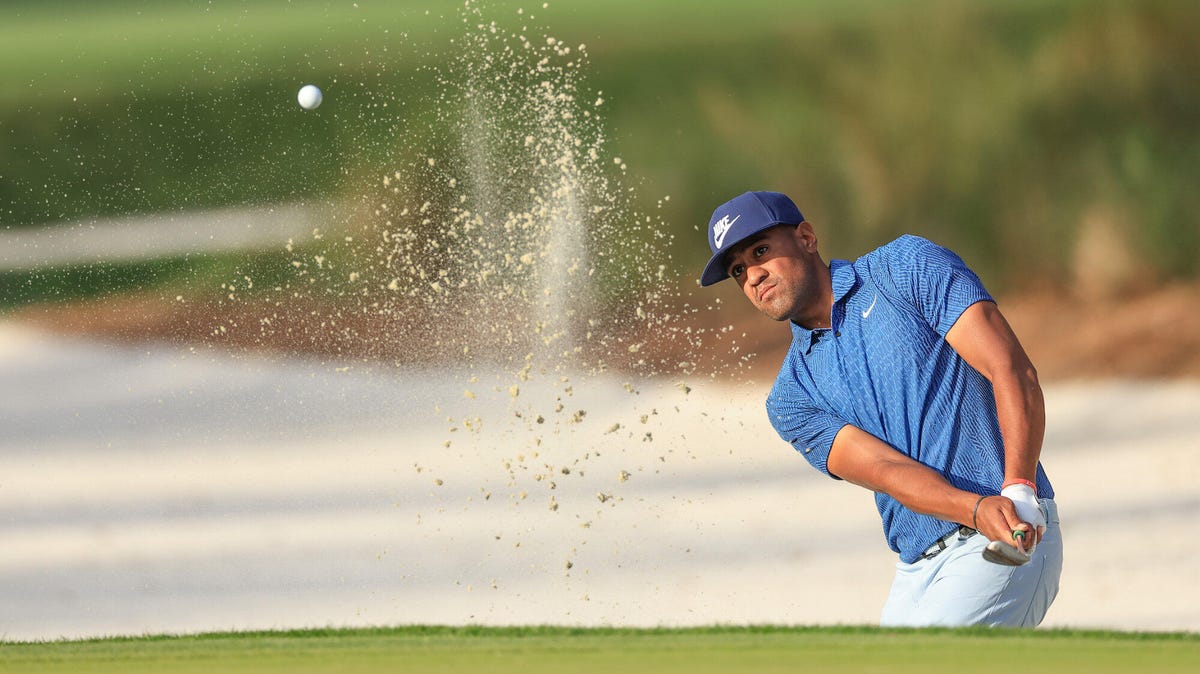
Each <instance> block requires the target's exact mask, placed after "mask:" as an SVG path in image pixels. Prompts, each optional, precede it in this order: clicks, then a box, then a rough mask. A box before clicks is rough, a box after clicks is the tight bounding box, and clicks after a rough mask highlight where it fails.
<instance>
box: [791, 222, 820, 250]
mask: <svg viewBox="0 0 1200 674" xmlns="http://www.w3.org/2000/svg"><path fill="white" fill-rule="evenodd" d="M793 235H794V236H795V237H796V243H797V244H799V245H800V249H801V250H803V251H805V252H808V253H816V252H817V233H816V232H815V231H813V228H812V225H810V224H808V221H807V220H805V221H803V222H801V223H800V224H798V225H796V230H795V232H794V234H793Z"/></svg>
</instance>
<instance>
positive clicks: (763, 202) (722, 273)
mask: <svg viewBox="0 0 1200 674" xmlns="http://www.w3.org/2000/svg"><path fill="white" fill-rule="evenodd" d="M801 222H804V216H803V215H800V209H798V208H796V204H794V203H792V200H791V199H789V198H787V196H786V195H783V194H780V193H779V192H746V193H745V194H742V195H740V196H738V197H735V198H734V199H733V200H731V201H727V202H725V203H724V204H721V206H720V207H718V208H717V210H715V211H713V214H712V219H711V220H709V221H708V247H709V248H711V249H712V253H713V256H712V259H711V260H709V261H708V264H707V265H705V266H704V273H703V274H701V275H700V285H702V286H710V285H712V284H714V283H716V282H718V281H721V280H723V279H726V278H729V273H728V272H727V271H726V269H725V251H727V250H729V249H730V248H733V247H734V246H735V245H737V243H738V242H739V241H741V240H742V239H746V238H748V237H751V236H753V235H755V234H758V233H759V232H761V231H763V230H764V229H769V228H771V227H774V226H775V225H798V224H800V223H801Z"/></svg>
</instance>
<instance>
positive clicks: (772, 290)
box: [725, 223, 828, 325]
mask: <svg viewBox="0 0 1200 674" xmlns="http://www.w3.org/2000/svg"><path fill="white" fill-rule="evenodd" d="M823 268H824V264H823V263H822V262H821V259H820V256H819V255H818V253H817V239H816V235H815V234H813V230H812V227H811V226H810V225H808V223H801V224H800V225H798V226H797V225H779V226H777V227H772V228H770V229H767V230H763V231H762V232H759V233H758V234H755V235H754V236H752V237H750V238H749V239H746V240H745V241H741V242H739V243H738V245H737V246H734V247H733V248H731V249H730V250H729V252H728V253H726V255H725V269H726V271H728V272H729V276H730V278H732V279H733V280H734V281H736V282H737V284H738V285H739V286H741V288H742V292H744V293H746V297H747V298H749V299H750V303H751V304H753V305H754V307H755V308H756V309H758V310H759V311H761V312H762V313H763V314H764V315H765V316H766V317H767V318H770V319H771V320H775V321H786V320H794V321H796V322H797V323H800V324H801V325H808V324H809V323H810V322H812V321H813V320H825V321H828V313H827V312H826V314H825V316H824V318H823V319H822V317H821V310H822V306H821V301H820V300H821V296H822V295H821V292H822V288H823V287H824V285H823V284H822V282H821V279H820V277H819V273H820V272H821V271H822V270H823Z"/></svg>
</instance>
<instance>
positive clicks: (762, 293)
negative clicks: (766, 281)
mask: <svg viewBox="0 0 1200 674" xmlns="http://www.w3.org/2000/svg"><path fill="white" fill-rule="evenodd" d="M774 290H775V284H774V283H772V284H771V285H769V286H764V287H763V288H762V289H761V290H759V291H758V301H759V302H762V301H763V300H765V299H767V295H768V294H770V293H771V292H773V291H774Z"/></svg>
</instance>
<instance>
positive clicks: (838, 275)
mask: <svg viewBox="0 0 1200 674" xmlns="http://www.w3.org/2000/svg"><path fill="white" fill-rule="evenodd" d="M829 277H830V278H829V280H830V285H831V286H832V287H833V303H834V304H837V303H838V302H841V301H843V300H845V299H846V296H847V295H849V294H850V291H851V290H854V286H856V285H858V272H856V271H855V270H854V265H853V264H851V263H850V261H849V260H831V261H830V262H829ZM814 332H816V331H815V330H809V329H808V328H806V327H804V326H802V325H800V324H798V323H795V322H793V323H792V341H793V343H799V344H801V345H803V347H804V353H808V352H810V351H811V350H812V345H813V333H814Z"/></svg>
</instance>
